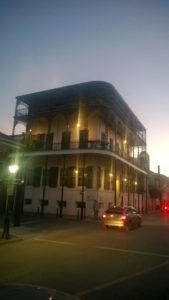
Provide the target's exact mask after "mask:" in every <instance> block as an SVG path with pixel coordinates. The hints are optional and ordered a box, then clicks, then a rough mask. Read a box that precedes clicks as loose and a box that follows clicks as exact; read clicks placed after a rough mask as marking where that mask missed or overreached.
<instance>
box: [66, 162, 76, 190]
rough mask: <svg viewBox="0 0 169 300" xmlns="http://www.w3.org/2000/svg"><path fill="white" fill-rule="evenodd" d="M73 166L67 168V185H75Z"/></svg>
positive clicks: (72, 186)
mask: <svg viewBox="0 0 169 300" xmlns="http://www.w3.org/2000/svg"><path fill="white" fill-rule="evenodd" d="M75 175H76V174H75V167H69V168H67V187H70V188H74V187H75V177H76V176H75Z"/></svg>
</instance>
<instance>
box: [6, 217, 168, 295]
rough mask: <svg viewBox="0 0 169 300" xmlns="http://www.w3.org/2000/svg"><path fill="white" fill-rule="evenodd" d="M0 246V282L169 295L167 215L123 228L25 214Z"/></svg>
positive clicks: (106, 292) (73, 290)
mask: <svg viewBox="0 0 169 300" xmlns="http://www.w3.org/2000/svg"><path fill="white" fill-rule="evenodd" d="M11 232H12V233H13V234H16V235H17V236H19V237H22V238H23V240H22V241H20V242H16V243H9V244H4V245H1V246H0V270H1V271H0V284H4V283H5V284H6V283H17V284H29V285H38V286H41V287H48V288H51V289H56V290H59V291H63V292H65V293H69V294H71V295H75V296H78V297H79V298H80V299H84V300H95V299H97V300H109V299H111V300H112V299H113V300H114V299H115V300H116V299H117V300H118V299H120V300H121V299H132V300H134V299H137V300H140V299H144V300H149V299H152V300H156V299H159V300H161V299H162V300H166V299H169V297H168V294H169V215H163V214H162V213H155V214H152V215H148V216H145V217H144V218H143V226H142V227H141V228H139V229H136V230H132V231H130V232H125V231H123V230H117V229H113V230H106V229H105V228H104V227H103V225H102V224H101V222H99V221H90V220H85V221H79V220H68V219H57V218H55V217H52V218H45V217H43V218H38V219H35V218H32V217H29V218H26V219H25V220H24V222H23V223H22V226H21V227H18V228H11Z"/></svg>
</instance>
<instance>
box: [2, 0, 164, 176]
mask: <svg viewBox="0 0 169 300" xmlns="http://www.w3.org/2000/svg"><path fill="white" fill-rule="evenodd" d="M91 80H103V81H107V82H109V83H111V84H112V85H113V86H114V87H115V88H116V89H117V91H118V92H119V93H120V95H121V96H122V97H123V99H124V100H125V101H126V103H127V104H128V105H129V107H130V108H131V110H132V111H133V112H134V113H135V114H136V116H137V117H138V119H139V120H140V121H141V122H142V123H143V125H144V126H145V127H146V129H147V151H148V153H149V155H150V169H151V170H152V171H155V172H157V166H158V165H160V170H161V173H162V174H164V175H167V176H169V0H0V104H1V109H0V131H1V132H3V133H6V134H11V133H12V126H13V116H14V110H15V102H16V96H18V95H23V94H27V93H32V92H37V91H41V90H45V89H50V88H57V87H60V86H65V85H71V84H76V83H80V82H85V81H91ZM18 130H21V131H23V129H22V128H20V129H19V128H18Z"/></svg>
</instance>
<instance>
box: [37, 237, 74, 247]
mask: <svg viewBox="0 0 169 300" xmlns="http://www.w3.org/2000/svg"><path fill="white" fill-rule="evenodd" d="M33 240H35V241H39V242H48V243H54V244H58V245H74V244H73V243H71V242H62V241H54V240H47V239H40V238H33Z"/></svg>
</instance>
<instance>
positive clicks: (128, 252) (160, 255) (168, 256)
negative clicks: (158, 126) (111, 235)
mask: <svg viewBox="0 0 169 300" xmlns="http://www.w3.org/2000/svg"><path fill="white" fill-rule="evenodd" d="M94 248H97V249H100V250H110V251H116V252H121V253H127V254H137V255H145V256H151V257H152V256H154V257H162V258H169V255H167V254H159V253H154V252H143V251H136V250H126V249H120V248H111V247H104V246H97V247H94Z"/></svg>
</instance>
